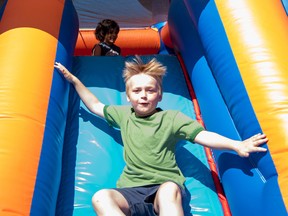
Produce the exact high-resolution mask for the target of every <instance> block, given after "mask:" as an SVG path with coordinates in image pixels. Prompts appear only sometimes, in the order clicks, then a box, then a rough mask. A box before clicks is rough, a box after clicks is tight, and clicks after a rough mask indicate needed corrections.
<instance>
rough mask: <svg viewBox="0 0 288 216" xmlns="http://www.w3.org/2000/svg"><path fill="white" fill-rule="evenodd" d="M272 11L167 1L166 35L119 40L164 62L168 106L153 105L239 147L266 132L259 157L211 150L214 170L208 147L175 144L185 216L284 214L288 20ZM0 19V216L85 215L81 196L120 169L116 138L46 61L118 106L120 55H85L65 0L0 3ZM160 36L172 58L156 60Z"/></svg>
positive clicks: (249, 5) (272, 5)
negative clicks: (184, 195) (182, 115)
mask: <svg viewBox="0 0 288 216" xmlns="http://www.w3.org/2000/svg"><path fill="white" fill-rule="evenodd" d="M283 5H285V4H282V3H281V2H280V1H276V0H274V1H266V2H263V1H260V0H257V1H250V0H241V1H233V2H231V1H204V0H203V1H197V2H195V1H185V0H183V1H182V0H173V1H171V4H170V9H169V14H168V20H167V21H168V22H167V25H166V26H165V31H167V32H168V33H169V38H168V39H167V38H161V36H162V37H164V36H163V35H165V34H160V33H161V32H157V30H155V29H150V28H147V29H146V30H147V31H144V32H145V33H140V34H138V33H136V34H134V32H132V31H131V32H126V33H124V30H123V32H122V33H121V34H123V41H122V42H121V41H119V43H120V42H121V43H123V44H122V46H123V48H124V50H125V48H127V49H126V51H127V55H133V54H138V53H140V54H143V55H145V56H146V57H147V58H149V57H151V56H153V57H156V58H158V59H159V60H160V61H162V62H163V63H165V64H166V65H167V67H168V70H169V76H168V77H167V80H166V83H168V84H167V86H166V91H165V97H166V98H168V99H167V100H164V101H163V103H162V104H161V106H162V107H164V108H175V107H173V106H174V105H177V108H179V109H181V110H182V111H183V112H185V113H187V114H188V115H191V117H193V118H196V119H199V120H201V121H203V123H204V125H205V127H206V128H207V129H208V130H212V131H216V132H218V133H220V134H223V135H226V136H229V137H231V138H235V139H240V140H243V139H245V138H247V137H249V136H251V135H252V134H254V133H257V132H264V133H266V134H267V136H268V137H269V142H268V143H267V145H265V147H267V148H268V150H269V151H268V152H267V153H265V154H263V153H261V154H252V155H251V156H250V157H249V158H248V159H243V158H239V157H238V156H237V155H235V154H234V153H232V152H226V151H213V152H212V155H213V158H214V159H215V163H216V168H215V169H213V168H212V167H211V165H209V163H210V160H213V158H212V156H211V152H210V151H209V150H207V149H206V150H205V149H202V148H198V147H195V146H197V145H195V146H194V145H192V146H193V148H192V147H191V145H190V144H189V143H182V144H180V146H179V154H181V157H180V159H179V164H180V165H181V167H182V168H183V172H184V174H185V176H186V177H187V188H188V190H189V192H190V194H191V202H190V209H191V213H193V214H195V215H203V216H205V215H217V216H218V215H231V214H232V215H233V216H235V215H236V216H238V215H239V216H240V215H241V216H242V215H248V216H250V215H251V216H252V215H267V216H268V215H269V216H270V215H277V216H278V215H279V216H282V215H287V205H288V204H287V203H288V197H287V196H288V195H287V194H288V188H287V181H288V180H287V178H288V171H287V170H288V169H287V166H288V165H287V164H288V163H287V149H288V144H287V143H288V137H287V136H288V135H287V125H288V122H287V121H288V104H287V103H288V102H287V101H288V98H287V94H288V90H287V88H288V87H287V86H288V77H287V69H288V68H287V67H288V65H287V61H286V54H287V51H288V45H287V43H286V42H287V38H288V27H287V26H288V25H287V24H288V23H287V14H286V12H285V9H284V6H283ZM179 11H181V16H179ZM0 16H1V24H0V33H1V35H0V56H1V58H0V191H1V193H0V214H1V215H61V216H62V215H77V216H78V215H89V214H93V210H92V208H91V204H90V200H91V194H93V193H94V192H95V190H96V189H99V188H102V187H113V186H114V184H115V180H116V179H117V176H118V175H119V172H120V170H121V167H122V166H123V161H122V159H121V150H122V149H121V145H117V144H121V141H120V139H119V134H118V132H117V131H114V130H112V129H110V128H107V127H106V126H104V124H103V123H101V122H99V121H97V120H96V119H94V117H93V116H90V115H89V113H87V112H86V111H85V108H84V107H83V106H82V104H81V102H80V101H79V98H78V97H77V95H75V92H74V91H73V89H72V88H71V89H70V86H69V84H67V82H65V80H64V79H63V78H62V77H61V76H60V75H59V74H58V73H57V72H56V71H54V68H53V65H54V62H55V61H60V62H62V63H63V64H65V65H66V66H67V67H68V68H69V69H71V70H72V71H73V72H74V73H77V75H78V76H79V77H80V78H81V79H82V80H83V81H84V82H86V83H85V84H87V86H88V87H89V88H90V89H91V90H92V91H96V92H101V95H102V96H101V97H103V99H102V100H107V101H106V102H107V103H109V102H113V103H124V99H125V93H124V89H123V83H121V81H119V79H120V77H121V74H120V73H121V67H123V64H124V61H125V60H127V59H129V57H126V56H122V57H117V58H113V59H111V58H112V57H110V58H108V57H91V56H85V55H88V53H89V51H88V50H89V49H90V46H91V45H93V43H94V42H93V43H91V40H95V39H94V38H93V39H92V38H91V37H89V38H90V39H89V38H88V39H86V37H85V36H84V35H85V33H83V32H82V31H81V30H80V31H78V30H79V27H78V19H77V12H76V11H75V8H74V7H73V3H72V1H69V0H66V1H56V0H55V1H54V0H50V1H45V2H42V1H36V0H27V1H22V0H8V1H6V2H5V3H4V4H3V8H2V9H1V15H0ZM268 27H269V28H268ZM163 29H164V28H163ZM139 31H140V30H139ZM148 31H149V32H151V33H148ZM167 32H166V33H167ZM146 33H147V36H145V34H146ZM162 33H164V32H162ZM89 34H91V33H89V32H88V33H87V34H86V35H89ZM133 34H134V35H138V36H142V37H144V38H145V40H144V41H145V44H144V45H143V44H142V45H141V46H139V43H138V41H143V40H142V39H143V38H141V37H139V40H138V41H137V40H136V42H135V43H134V45H135V46H137V44H138V46H137V47H136V48H135V47H129V44H125V40H124V37H128V36H132V35H133ZM79 35H81V38H80V37H79ZM127 35H128V36H127ZM165 37H166V36H165ZM132 38H133V36H132ZM119 39H120V37H119ZM86 40H88V41H86ZM81 41H82V42H85V43H82V45H81ZM129 41H130V40H129ZM161 41H166V43H167V44H166V45H167V46H168V47H169V48H172V49H173V50H174V53H175V54H176V55H174V54H173V53H172V55H171V54H160V53H161V51H162V50H161V46H162V45H161ZM167 41H168V42H167ZM87 42H89V43H87ZM83 44H85V46H83ZM87 44H90V45H89V46H86V45H87ZM132 44H133V43H132ZM130 45H131V44H130ZM125 55H126V54H125ZM73 56H74V57H73ZM76 56H77V57H76ZM176 56H177V57H176ZM101 58H102V59H101ZM101 65H102V66H101ZM98 66H99V67H98ZM97 67H98V68H97ZM95 68H96V69H95ZM103 70H107V73H105V75H104V74H103ZM105 72H106V71H105ZM115 72H116V73H118V74H115ZM99 77H101V79H100V78H99ZM97 78H99V79H97ZM184 78H186V81H185V79H184ZM187 81H190V84H191V85H190V84H189V82H188V87H187V86H186V82H187ZM106 94H107V95H106ZM108 95H109V97H108ZM191 97H192V102H193V103H192V102H191ZM198 104H199V107H198ZM79 108H80V109H79ZM79 115H80V116H79ZM95 126H96V127H95ZM115 144H116V145H115ZM194 147H195V148H194ZM92 152H93V154H91V153H92ZM207 158H208V159H207ZM212 163H213V162H212ZM91 164H93V166H91ZM187 165H189V166H188V167H187ZM190 165H191V166H190ZM197 168H198V169H199V170H197ZM200 168H201V169H200ZM209 170H210V171H209ZM198 171H199V172H198ZM216 172H217V173H216ZM198 173H200V174H199V175H198ZM215 175H216V177H215ZM217 176H219V178H220V182H221V184H222V186H223V191H224V192H225V194H222V193H221V190H222V189H221V187H222V186H221V185H220V186H219V185H217V178H218V177H217ZM213 179H214V181H213ZM215 179H216V180H215ZM215 182H216V183H215ZM218 183H219V182H218ZM219 187H220V189H219ZM224 195H225V196H226V198H225V197H224ZM219 198H220V201H219ZM221 198H223V199H224V202H222V201H221ZM225 200H227V203H228V204H227V206H226V204H225V203H226V202H225Z"/></svg>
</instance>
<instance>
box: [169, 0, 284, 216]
mask: <svg viewBox="0 0 288 216" xmlns="http://www.w3.org/2000/svg"><path fill="white" fill-rule="evenodd" d="M179 11H181V16H179V15H178V14H179ZM287 21H288V20H287V15H286V13H285V10H284V8H283V5H282V4H281V2H279V1H265V2H263V1H250V0H242V1H197V2H196V1H188V0H183V1H182V0H174V1H172V3H171V7H170V11H169V19H168V24H169V31H170V33H171V40H172V42H173V45H174V48H175V49H176V50H177V51H178V52H179V53H180V54H181V55H182V57H183V60H184V62H185V65H186V67H187V71H188V73H189V76H190V79H191V82H192V85H193V88H194V90H195V93H196V96H197V99H198V102H199V105H200V110H201V113H202V117H203V120H204V123H205V125H206V128H207V129H208V130H211V131H215V132H218V133H220V134H223V135H226V136H228V137H231V138H234V139H239V140H244V139H246V138H248V137H250V136H251V135H253V134H255V133H262V132H264V133H265V134H267V136H268V138H269V142H268V143H267V145H265V147H267V148H268V150H269V151H268V152H267V153H265V154H263V153H255V154H251V156H250V157H249V158H248V159H244V158H239V157H238V156H235V155H233V154H232V153H231V152H225V151H213V153H214V155H215V159H216V162H217V164H218V168H219V174H220V178H221V181H222V183H223V187H224V190H225V193H226V196H227V199H228V203H229V205H230V208H231V212H232V215H233V216H238V215H239V216H240V215H251V216H252V215H281V216H282V215H287V205H288V188H287V181H288V172H287V170H288V167H287V166H288V163H287V154H288V135H287V132H286V131H287V125H288V122H287V120H288V95H287V94H288V76H287V70H288V65H287V57H286V56H287V51H288V44H287V38H288V23H287ZM268 26H270V27H269V28H268Z"/></svg>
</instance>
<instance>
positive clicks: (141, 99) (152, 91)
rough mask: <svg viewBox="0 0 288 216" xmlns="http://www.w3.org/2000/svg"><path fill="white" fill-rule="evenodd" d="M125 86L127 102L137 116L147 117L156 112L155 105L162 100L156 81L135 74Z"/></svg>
mask: <svg viewBox="0 0 288 216" xmlns="http://www.w3.org/2000/svg"><path fill="white" fill-rule="evenodd" d="M126 85H129V87H128V89H127V100H128V101H129V102H130V103H131V105H132V107H133V108H134V111H135V113H136V115H137V116H148V115H151V114H153V113H154V112H155V111H156V107H157V104H158V102H159V101H161V99H162V94H161V91H160V89H159V86H158V85H157V81H156V79H154V78H153V77H151V76H149V75H146V74H137V75H134V76H132V77H131V78H130V79H129V80H128V81H127V83H126Z"/></svg>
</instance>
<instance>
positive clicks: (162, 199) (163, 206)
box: [154, 182, 184, 216]
mask: <svg viewBox="0 0 288 216" xmlns="http://www.w3.org/2000/svg"><path fill="white" fill-rule="evenodd" d="M154 209H155V211H156V212H157V213H158V214H159V215H160V216H165V215H166V216H172V215H173V216H183V215H184V213H183V207H182V195H181V189H180V188H179V186H178V185H177V184H176V183H174V182H165V183H163V184H162V185H161V186H160V187H159V189H158V191H157V193H156V197H155V201H154Z"/></svg>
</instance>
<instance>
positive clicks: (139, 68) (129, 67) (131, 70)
mask: <svg viewBox="0 0 288 216" xmlns="http://www.w3.org/2000/svg"><path fill="white" fill-rule="evenodd" d="M137 74H146V75H148V76H151V77H153V78H154V79H156V81H157V85H158V88H159V90H160V93H161V95H162V93H163V88H162V80H163V76H164V75H165V74H166V67H165V66H163V65H162V64H161V63H160V62H158V61H157V60H156V58H153V59H152V60H150V61H149V62H147V63H146V64H145V63H143V61H142V59H141V58H140V57H139V56H137V55H136V56H135V58H134V59H133V61H131V62H125V67H124V70H123V78H124V82H125V85H126V93H128V90H129V85H127V82H128V80H129V79H130V78H131V77H132V76H134V75H137Z"/></svg>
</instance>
